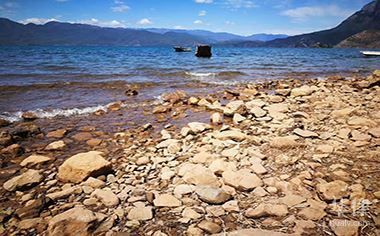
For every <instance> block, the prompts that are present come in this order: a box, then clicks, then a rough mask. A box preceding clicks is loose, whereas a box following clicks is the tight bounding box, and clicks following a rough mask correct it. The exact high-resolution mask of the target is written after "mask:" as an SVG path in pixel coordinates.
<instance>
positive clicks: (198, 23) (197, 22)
mask: <svg viewBox="0 0 380 236" xmlns="http://www.w3.org/2000/svg"><path fill="white" fill-rule="evenodd" d="M193 23H194V24H196V25H201V24H203V21H201V20H195V21H194V22H193Z"/></svg>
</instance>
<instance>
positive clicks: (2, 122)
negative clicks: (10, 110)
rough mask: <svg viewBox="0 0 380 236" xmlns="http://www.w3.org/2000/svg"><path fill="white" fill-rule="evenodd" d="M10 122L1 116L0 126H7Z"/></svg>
mask: <svg viewBox="0 0 380 236" xmlns="http://www.w3.org/2000/svg"><path fill="white" fill-rule="evenodd" d="M10 124H11V122H9V121H7V120H5V119H2V118H0V127H5V126H8V125H10Z"/></svg>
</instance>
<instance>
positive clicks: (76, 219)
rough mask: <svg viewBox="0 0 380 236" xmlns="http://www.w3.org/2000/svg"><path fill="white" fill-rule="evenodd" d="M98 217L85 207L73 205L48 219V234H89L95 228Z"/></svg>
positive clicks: (53, 235)
mask: <svg viewBox="0 0 380 236" xmlns="http://www.w3.org/2000/svg"><path fill="white" fill-rule="evenodd" d="M97 220H98V218H97V217H96V215H95V214H94V213H93V212H92V211H90V210H87V209H84V208H79V207H75V208H72V209H70V210H68V211H65V212H63V213H61V214H58V215H56V216H54V217H53V218H51V219H50V220H49V226H48V234H49V235H52V236H55V235H56V236H61V235H81V236H87V235H88V236H90V235H92V234H93V232H94V230H95V229H96V225H97Z"/></svg>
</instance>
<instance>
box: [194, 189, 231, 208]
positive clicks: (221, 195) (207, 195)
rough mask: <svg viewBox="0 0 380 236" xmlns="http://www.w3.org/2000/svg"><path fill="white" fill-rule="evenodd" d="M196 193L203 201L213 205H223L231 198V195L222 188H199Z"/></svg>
mask: <svg viewBox="0 0 380 236" xmlns="http://www.w3.org/2000/svg"><path fill="white" fill-rule="evenodd" d="M195 192H196V193H197V195H198V197H199V198H200V199H201V200H202V201H204V202H207V203H211V204H221V203H224V202H226V201H228V200H229V199H230V198H231V195H230V194H228V193H227V192H225V191H224V190H223V189H221V188H213V187H207V186H199V187H197V189H196V191H195Z"/></svg>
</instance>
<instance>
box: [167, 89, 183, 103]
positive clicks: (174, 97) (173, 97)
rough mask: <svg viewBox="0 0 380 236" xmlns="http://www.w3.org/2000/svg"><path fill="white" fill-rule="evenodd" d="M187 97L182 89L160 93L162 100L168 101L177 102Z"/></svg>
mask: <svg viewBox="0 0 380 236" xmlns="http://www.w3.org/2000/svg"><path fill="white" fill-rule="evenodd" d="M186 97H187V94H186V93H185V92H184V91H180V90H177V91H175V92H172V93H164V94H162V95H161V98H162V100H164V101H165V102H170V103H178V102H181V101H184V100H185V99H186Z"/></svg>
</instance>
